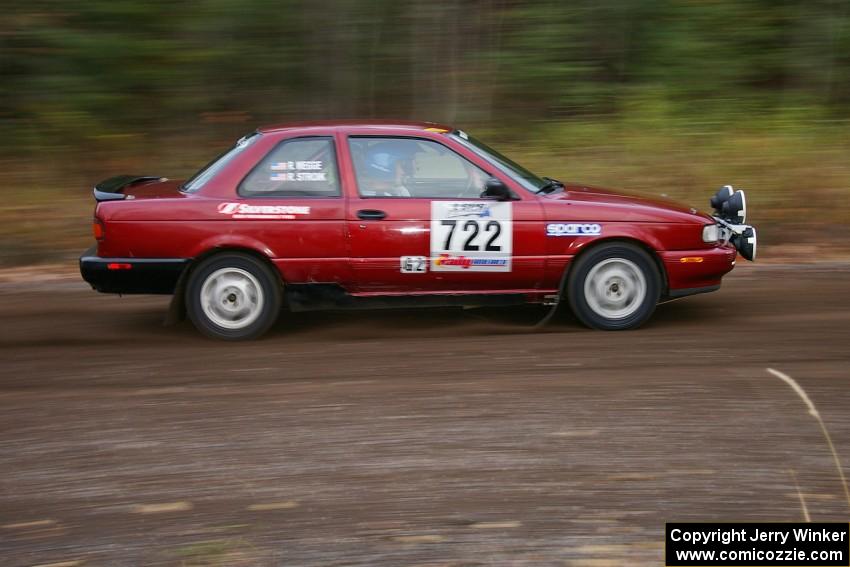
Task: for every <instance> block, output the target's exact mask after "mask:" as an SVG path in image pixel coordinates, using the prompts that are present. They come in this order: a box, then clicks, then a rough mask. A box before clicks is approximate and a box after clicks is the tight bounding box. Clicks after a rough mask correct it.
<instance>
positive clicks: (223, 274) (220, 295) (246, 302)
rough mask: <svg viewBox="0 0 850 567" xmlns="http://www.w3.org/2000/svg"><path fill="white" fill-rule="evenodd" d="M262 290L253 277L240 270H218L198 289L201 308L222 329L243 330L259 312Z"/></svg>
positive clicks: (261, 302)
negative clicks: (199, 290)
mask: <svg viewBox="0 0 850 567" xmlns="http://www.w3.org/2000/svg"><path fill="white" fill-rule="evenodd" d="M263 302H264V299H263V288H262V286H261V285H260V282H259V280H257V278H256V277H254V275H253V274H251V273H249V272H247V271H245V270H243V269H241V268H221V269H220V270H216V271H215V272H213V273H212V274H210V275H209V276H207V279H206V280H204V285H203V286H201V309H203V310H204V315H206V316H207V318H208V319H209V320H210V321H211V322H213V323H215V324H216V325H218V326H219V327H223V328H225V329H244V328H245V327H247V326H248V325H250V324H251V323H253V322H254V321H256V320H257V318H258V317H259V316H260V313H262V311H263Z"/></svg>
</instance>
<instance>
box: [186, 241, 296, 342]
mask: <svg viewBox="0 0 850 567" xmlns="http://www.w3.org/2000/svg"><path fill="white" fill-rule="evenodd" d="M281 295H282V293H281V284H280V278H279V277H278V276H277V275H276V274H275V273H273V271H272V269H271V268H270V267H269V266H268V265H266V264H265V263H264V262H262V261H261V260H259V259H257V258H254V257H253V256H250V255H248V254H239V253H221V254H216V255H215V256H212V257H210V258H207V259H206V260H204V261H203V262H202V263H201V264H200V265H198V266H197V267H196V268H195V269H194V270H193V272H192V274H191V275H190V276H189V281H188V282H187V285H186V309H187V313H188V315H189V319H191V321H192V323H193V324H194V325H195V327H197V329H198V330H199V331H201V332H202V333H204V334H205V335H207V336H209V337H213V338H216V339H224V340H244V339H254V338H257V337H259V336H260V335H262V334H263V333H265V332H266V331H267V330H268V329H269V328H270V327H271V326H272V325H274V323H275V321H276V320H277V318H278V315H279V314H280V308H281Z"/></svg>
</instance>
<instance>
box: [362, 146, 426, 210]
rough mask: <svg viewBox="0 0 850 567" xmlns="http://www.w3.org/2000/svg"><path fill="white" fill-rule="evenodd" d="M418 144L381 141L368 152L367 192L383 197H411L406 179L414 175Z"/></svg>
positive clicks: (366, 167) (366, 169) (365, 172)
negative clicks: (414, 157)
mask: <svg viewBox="0 0 850 567" xmlns="http://www.w3.org/2000/svg"><path fill="white" fill-rule="evenodd" d="M414 155H416V146H415V144H414V143H411V142H409V141H402V140H399V141H398V142H381V143H379V144H375V145H374V146H372V147H371V148H369V150H368V151H367V152H366V157H365V160H364V161H365V168H364V169H365V171H364V174H365V175H364V177H365V180H366V182H367V184H368V189H367V193H370V194H373V195H378V196H383V197H410V196H411V194H410V191H409V190H408V189H407V187H405V185H404V182H405V179H406V178H407V177H409V176H411V175H413V171H414V169H413V156H414Z"/></svg>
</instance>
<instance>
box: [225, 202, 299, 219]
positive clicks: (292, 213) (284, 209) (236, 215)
mask: <svg viewBox="0 0 850 567" xmlns="http://www.w3.org/2000/svg"><path fill="white" fill-rule="evenodd" d="M218 212H219V214H222V215H229V216H230V218H232V219H294V218H296V217H298V216H303V215H309V214H310V207H300V206H295V205H249V204H247V203H221V204H220V205H219V206H218Z"/></svg>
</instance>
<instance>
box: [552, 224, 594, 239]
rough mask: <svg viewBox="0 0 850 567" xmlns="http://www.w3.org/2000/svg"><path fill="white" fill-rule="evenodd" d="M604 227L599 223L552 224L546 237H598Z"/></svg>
mask: <svg viewBox="0 0 850 567" xmlns="http://www.w3.org/2000/svg"><path fill="white" fill-rule="evenodd" d="M600 234H602V225H601V224H599V223H597V222H550V223H549V224H547V225H546V236H598V235H600Z"/></svg>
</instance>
